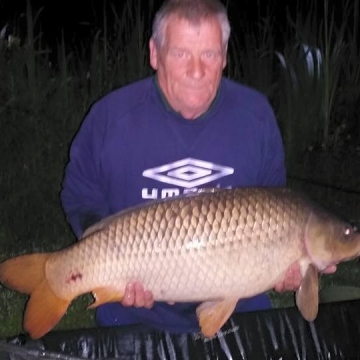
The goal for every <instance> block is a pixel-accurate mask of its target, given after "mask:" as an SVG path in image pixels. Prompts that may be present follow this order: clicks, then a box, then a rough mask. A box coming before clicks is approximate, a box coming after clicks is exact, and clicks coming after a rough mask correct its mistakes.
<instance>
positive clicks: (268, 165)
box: [260, 102, 286, 186]
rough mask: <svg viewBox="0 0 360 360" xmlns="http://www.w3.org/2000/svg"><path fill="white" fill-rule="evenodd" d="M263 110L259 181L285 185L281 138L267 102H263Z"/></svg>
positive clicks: (265, 184)
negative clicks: (262, 140) (262, 139)
mask: <svg viewBox="0 0 360 360" xmlns="http://www.w3.org/2000/svg"><path fill="white" fill-rule="evenodd" d="M263 111H264V112H263V118H264V122H265V124H264V142H263V144H264V145H263V149H262V166H261V179H260V182H261V183H262V184H263V186H285V185H286V166H285V155H284V145H283V139H282V136H281V133H280V129H279V126H278V123H277V120H276V117H275V114H274V111H273V109H272V107H271V105H270V104H269V102H266V103H265V107H264V109H263Z"/></svg>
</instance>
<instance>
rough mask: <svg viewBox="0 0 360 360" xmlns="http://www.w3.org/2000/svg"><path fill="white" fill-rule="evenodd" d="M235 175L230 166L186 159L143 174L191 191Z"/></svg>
mask: <svg viewBox="0 0 360 360" xmlns="http://www.w3.org/2000/svg"><path fill="white" fill-rule="evenodd" d="M233 173H234V169H233V168H231V167H228V166H222V165H217V164H213V163H211V162H208V161H203V160H197V159H193V158H186V159H182V160H179V161H175V162H173V163H169V164H165V165H162V166H158V167H155V168H152V169H147V170H145V171H144V172H143V176H144V177H147V178H150V179H154V180H157V181H160V182H163V183H166V184H172V185H176V186H182V187H184V188H187V189H189V188H193V187H198V186H200V185H204V184H207V183H209V182H211V181H214V180H217V179H220V178H222V177H224V176H227V175H231V174H233Z"/></svg>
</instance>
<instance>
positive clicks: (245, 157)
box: [61, 77, 286, 332]
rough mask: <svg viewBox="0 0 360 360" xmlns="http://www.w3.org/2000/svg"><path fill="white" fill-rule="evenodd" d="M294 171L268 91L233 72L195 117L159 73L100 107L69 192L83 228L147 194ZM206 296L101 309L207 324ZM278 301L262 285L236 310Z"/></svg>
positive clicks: (175, 324)
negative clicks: (202, 314) (201, 311)
mask: <svg viewBox="0 0 360 360" xmlns="http://www.w3.org/2000/svg"><path fill="white" fill-rule="evenodd" d="M285 178H286V173H285V166H284V152H283V144H282V139H281V135H280V132H279V129H278V126H277V122H276V119H275V116H274V113H273V110H272V108H271V106H270V104H269V102H268V100H267V99H266V98H265V97H264V96H263V95H262V94H260V93H259V92H257V91H255V90H254V89H251V88H248V87H245V86H243V85H240V84H237V83H235V82H233V81H230V80H228V79H225V78H223V79H222V80H221V83H220V87H219V91H218V93H217V96H216V98H215V100H214V102H213V104H212V106H211V107H210V109H209V110H208V111H207V112H206V113H205V114H203V115H202V116H201V117H199V118H197V119H195V120H186V119H184V118H183V117H182V116H181V114H179V113H176V112H174V111H173V110H172V109H171V107H170V106H169V105H168V103H167V102H166V100H165V98H164V96H163V95H162V93H161V91H160V89H159V87H158V86H157V82H156V77H149V78H146V79H144V80H141V81H138V82H136V83H133V84H130V85H128V86H125V87H123V88H120V89H117V90H114V91H112V92H111V93H109V94H108V95H106V96H104V97H103V98H102V99H100V100H99V101H97V102H96V103H95V104H94V105H93V106H92V107H91V109H90V112H89V113H88V114H87V116H86V117H85V119H84V121H83V123H82V125H81V127H80V129H79V131H78V133H77V134H76V136H75V138H74V140H73V143H72V145H71V148H70V161H69V163H68V165H67V167H66V169H65V176H64V181H63V189H62V191H61V201H62V206H63V208H64V211H65V213H66V216H67V220H68V221H69V223H70V226H71V227H72V229H73V231H74V233H75V234H76V236H77V237H78V238H80V237H81V234H82V233H83V231H84V230H85V229H86V228H87V227H88V226H90V225H92V224H93V223H94V222H96V221H98V220H100V219H101V218H104V217H106V216H108V215H110V214H113V213H115V212H118V211H120V210H122V209H125V208H128V207H131V206H134V205H137V204H140V203H143V202H145V201H149V200H153V199H160V198H164V197H169V196H176V195H180V194H183V193H187V192H191V191H196V190H197V189H201V188H205V187H207V188H209V187H221V188H231V187H235V186H236V187H239V186H283V185H285ZM150 290H151V289H150ZM197 305H198V304H189V303H185V304H182V303H179V304H175V305H168V304H165V303H161V302H157V303H155V305H154V307H153V308H152V309H145V308H129V307H123V306H122V305H121V304H120V303H112V304H105V305H101V306H100V307H99V308H98V309H97V314H96V318H97V321H98V324H99V325H103V326H111V325H122V324H134V323H141V324H147V325H150V326H153V327H155V328H158V329H161V330H166V331H172V332H189V331H198V330H199V328H198V324H197V319H196V314H195V308H196V306H197ZM269 307H271V304H270V301H269V299H268V297H267V296H266V295H265V294H262V295H260V296H257V297H254V298H251V299H246V300H240V301H239V303H238V306H237V308H236V311H251V310H260V309H264V308H269Z"/></svg>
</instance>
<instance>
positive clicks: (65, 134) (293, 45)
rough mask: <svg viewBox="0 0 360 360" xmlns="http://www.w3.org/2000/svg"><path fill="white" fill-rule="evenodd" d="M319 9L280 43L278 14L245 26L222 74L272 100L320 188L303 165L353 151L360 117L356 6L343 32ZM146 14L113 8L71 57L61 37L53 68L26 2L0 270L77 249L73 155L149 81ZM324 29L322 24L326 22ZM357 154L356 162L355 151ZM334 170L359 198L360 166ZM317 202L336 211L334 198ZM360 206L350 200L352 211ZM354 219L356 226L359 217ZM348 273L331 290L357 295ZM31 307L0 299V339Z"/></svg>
mask: <svg viewBox="0 0 360 360" xmlns="http://www.w3.org/2000/svg"><path fill="white" fill-rule="evenodd" d="M312 3H314V2H312ZM320 3H322V5H323V6H322V8H321V9H320V8H319V7H318V6H315V5H313V6H311V7H310V8H309V11H308V12H307V15H306V16H305V17H304V18H303V17H302V16H301V15H302V14H301V11H300V9H301V6H304V5H300V4H303V2H302V1H300V0H299V1H298V4H299V11H298V14H297V15H296V17H295V20H293V18H292V17H291V16H290V15H289V16H288V24H287V27H286V28H285V29H282V31H280V32H279V29H278V27H277V24H274V22H273V16H272V15H273V14H271V13H270V12H269V13H268V15H267V16H266V17H265V18H262V19H259V22H258V24H256V25H254V24H249V23H246V22H244V23H243V24H242V25H241V31H240V33H239V34H237V35H236V36H234V37H233V38H232V40H231V43H230V45H229V58H228V66H227V69H226V73H227V75H228V76H229V77H231V78H233V79H235V80H238V81H241V82H243V83H245V84H248V85H251V86H254V87H255V88H257V89H259V90H260V91H262V92H263V93H264V94H266V95H267V96H268V97H269V99H270V101H271V102H272V104H273V106H274V108H275V111H276V115H277V118H278V120H279V124H280V127H281V130H282V134H283V137H284V141H285V145H286V154H287V161H288V168H289V172H291V171H292V170H296V171H297V172H298V173H304V172H305V173H308V172H309V171H310V172H311V175H312V176H315V175H316V174H318V175H319V176H320V177H321V175H323V173H324V172H325V170H324V167H325V165H324V164H325V163H324V162H322V161H321V164H320V165H321V166H319V163H316V157H315V152H314V151H313V152H307V153H306V156H305V157H304V151H306V150H307V149H316V148H317V146H318V148H319V149H320V150H321V151H323V150H324V149H325V150H327V151H329V150H334V151H335V152H336V154H339V153H340V152H341V151H344V149H345V152H346V149H347V148H346V147H345V146H346V144H348V143H349V141H352V142H351V144H354V143H355V144H356V141H358V140H359V139H360V135H356V134H357V133H356V132H358V133H360V125H359V121H358V118H359V116H360V113H359V112H360V108H359V109H358V110H357V107H356V104H357V103H359V99H360V61H359V60H360V52H359V46H358V45H359V35H358V34H359V0H344V1H342V19H341V21H340V22H339V23H336V21H335V18H334V9H333V8H332V7H330V6H329V4H330V3H329V2H328V0H324V1H323V2H322V1H318V2H316V4H320ZM104 4H105V2H104ZM140 4H141V0H134V1H131V0H128V1H126V2H125V6H124V8H123V11H122V12H121V13H118V12H117V11H116V10H115V8H112V9H111V12H110V13H109V14H107V13H106V11H105V10H104V13H103V17H102V18H103V23H102V26H101V28H99V29H96V31H95V33H94V36H93V39H92V41H91V42H90V43H84V44H83V45H82V46H81V47H77V48H74V47H71V46H70V45H69V44H68V43H66V41H65V40H64V37H62V38H60V39H59V42H58V46H57V49H55V50H56V53H57V62H56V64H50V59H51V58H50V55H51V54H52V52H53V51H54V49H49V48H48V47H46V46H45V45H44V40H43V38H42V34H41V33H40V34H36V33H34V28H35V25H36V23H37V21H39V19H41V11H37V12H35V13H34V12H33V9H32V8H31V2H30V0H27V11H26V19H27V40H26V46H24V47H16V46H14V47H8V46H7V45H8V44H6V43H5V42H4V41H3V40H0V134H1V142H0V154H1V157H0V169H1V171H0V198H1V202H0V249H1V251H0V261H1V260H3V259H5V258H7V257H9V256H13V255H17V254H20V253H25V252H33V251H45V250H46V251H49V250H56V249H60V248H62V247H64V246H65V245H67V244H70V243H72V242H73V241H74V240H75V238H74V236H73V235H72V233H71V231H70V229H69V227H68V225H67V224H66V221H65V218H64V215H63V212H62V209H61V206H60V202H59V191H60V189H61V181H62V177H63V171H64V166H65V164H66V162H67V159H68V149H69V145H70V142H71V140H72V138H73V136H74V134H75V132H76V131H77V129H78V127H79V125H80V122H81V120H82V118H83V116H84V115H85V113H86V111H87V110H88V109H89V106H90V105H91V104H92V102H93V101H95V100H97V99H98V98H99V97H101V96H102V95H104V94H105V93H107V92H108V91H110V90H112V89H114V88H116V87H119V86H122V85H125V84H127V83H129V82H132V81H135V80H138V79H140V78H143V77H144V76H147V75H149V74H151V73H152V70H151V69H150V67H149V65H148V62H149V57H148V39H149V36H150V23H151V20H152V16H153V14H154V12H153V3H152V1H150V2H149V11H148V12H146V13H145V12H144V11H143V10H142V6H141V5H140ZM258 6H260V1H259V2H258ZM230 15H231V14H230ZM110 17H111V20H110V19H109V18H110ZM319 18H320V19H322V18H323V19H324V20H322V21H321V22H320V23H319V20H318V19H319ZM279 38H280V41H279ZM279 43H281V44H283V46H282V47H280V48H279V45H276V44H279ZM301 44H307V45H309V46H310V47H311V48H312V50H311V51H312V54H314V55H315V54H316V51H317V49H318V51H319V52H320V54H321V59H322V60H321V63H320V61H317V60H316V58H315V60H314V72H313V73H311V72H309V69H308V67H307V64H306V56H307V55H309V54H310V52H309V51H304V49H303V48H302V47H301ZM285 64H286V66H284V65H285ZM349 139H350V140H349ZM352 153H355V155H356V149H354V150H353V151H352ZM299 157H300V159H301V160H300V163H299V162H296V161H297V159H298V158H299ZM329 158H333V156H332V153H330V155H329V156H328V157H327V159H329ZM306 159H308V160H306ZM314 159H315V160H314ZM321 159H322V158H321ZM303 160H304V161H303ZM337 160H338V162H337V163H336V164H340V166H338V165H336V166H326V168H327V170H326V180H331V181H334V182H335V183H338V184H339V183H341V184H343V183H344V179H345V180H347V181H348V182H349V181H351V186H356V187H358V186H359V184H358V181H355V180H354V176H352V175H354V174H356V168H355V169H354V161H353V159H352V158H351V160H350V165H351V166H352V169H351V171H352V172H351V173H349V172H348V171H349V169H350V166H347V167H345V166H344V161H342V159H337ZM357 164H358V162H357ZM339 169H340V171H339ZM292 185H294V186H295V187H303V184H299V183H297V184H292ZM307 190H309V191H310V190H311V189H309V188H307ZM311 191H312V190H311ZM316 192H317V193H318V191H317V190H316ZM320 198H321V200H324V201H326V202H327V203H329V204H330V205H336V204H338V203H337V202H334V201H332V199H333V194H330V192H329V191H326V192H324V193H323V194H322V197H321V196H320ZM319 200H320V199H319ZM357 200H358V199H355V197H354V196H352V201H353V202H354V206H356V204H358V201H357ZM346 201H348V200H346ZM340 203H344V199H343V198H342V200H341V201H340ZM346 204H349V202H346ZM349 208H350V207H349V206H348V207H347V209H345V210H344V212H346V214H349ZM353 208H354V207H353ZM337 209H338V210H343V209H342V208H341V209H340V208H337ZM351 216H353V219H355V220H357V221H358V222H359V218H358V217H357V216H358V213H357V212H356V211H353V212H352V213H351ZM342 269H345V270H344V271H340V272H338V273H337V274H336V275H332V276H330V277H325V281H327V280H331V281H333V283H331V285H333V284H336V283H345V285H349V286H350V285H356V286H358V285H359V284H358V283H357V280H356V278H355V277H354V276H352V274H354V273H356V271H355V270H354V264H349V265H347V266H345V267H344V268H342ZM273 299H274V302H275V304H276V306H287V305H291V304H292V295H288V296H284V294H281V295H278V294H273ZM25 300H26V297H24V296H23V295H19V294H15V293H14V292H11V291H9V290H6V289H3V288H0V304H1V309H2V311H1V312H0V324H1V327H0V337H5V336H10V335H14V334H16V333H19V332H21V318H22V310H23V307H24V304H25ZM88 303H89V299H88V298H87V297H84V298H82V299H79V300H77V301H76V302H75V303H74V304H73V305H72V306H71V309H70V310H69V313H68V315H67V316H66V317H65V318H64V319H63V320H62V322H61V323H60V324H59V328H76V327H86V326H92V325H93V317H92V313H91V312H85V311H84V308H85V307H86V304H88Z"/></svg>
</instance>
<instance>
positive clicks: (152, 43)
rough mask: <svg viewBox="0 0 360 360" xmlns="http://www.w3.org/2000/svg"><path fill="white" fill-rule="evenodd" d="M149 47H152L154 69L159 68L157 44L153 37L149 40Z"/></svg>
mask: <svg viewBox="0 0 360 360" xmlns="http://www.w3.org/2000/svg"><path fill="white" fill-rule="evenodd" d="M149 49H150V65H151V67H152V68H153V69H154V70H157V68H158V50H157V47H156V44H155V40H154V39H153V38H151V39H150V41H149Z"/></svg>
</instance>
